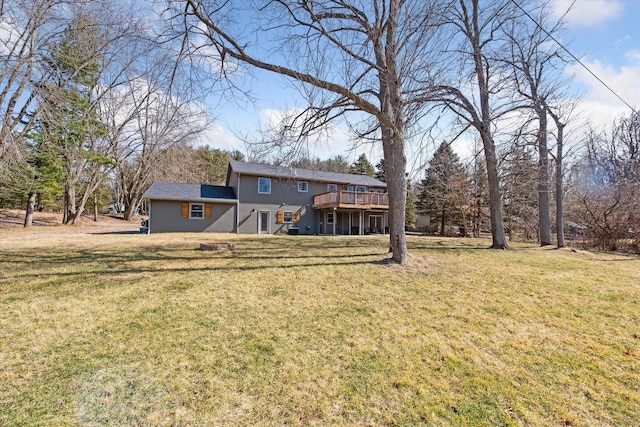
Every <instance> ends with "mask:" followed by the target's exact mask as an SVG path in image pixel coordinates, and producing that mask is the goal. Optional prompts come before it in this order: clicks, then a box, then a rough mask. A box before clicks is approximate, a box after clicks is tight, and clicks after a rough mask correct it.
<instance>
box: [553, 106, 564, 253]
mask: <svg viewBox="0 0 640 427" xmlns="http://www.w3.org/2000/svg"><path fill="white" fill-rule="evenodd" d="M551 117H553V119H554V121H555V123H556V126H557V128H558V136H557V147H556V236H557V240H558V247H559V248H564V247H565V241H564V207H563V197H564V196H563V193H562V174H563V170H562V160H563V156H564V153H563V150H564V147H563V146H562V145H563V138H564V126H565V125H564V124H563V123H560V121H559V120H557V119H556V117H554V116H553V115H552V116H551Z"/></svg>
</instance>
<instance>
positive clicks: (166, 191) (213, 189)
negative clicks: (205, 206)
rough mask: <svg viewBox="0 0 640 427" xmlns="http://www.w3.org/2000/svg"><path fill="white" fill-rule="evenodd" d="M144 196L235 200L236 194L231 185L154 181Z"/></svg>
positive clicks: (219, 200)
mask: <svg viewBox="0 0 640 427" xmlns="http://www.w3.org/2000/svg"><path fill="white" fill-rule="evenodd" d="M144 197H145V198H146V199H155V200H181V201H189V202H211V201H218V202H227V203H234V202H237V199H236V194H235V192H234V191H233V188H231V187H223V186H220V185H204V184H184V183H176V182H161V181H154V182H153V184H151V186H150V187H149V189H148V190H147V191H146V192H145V193H144Z"/></svg>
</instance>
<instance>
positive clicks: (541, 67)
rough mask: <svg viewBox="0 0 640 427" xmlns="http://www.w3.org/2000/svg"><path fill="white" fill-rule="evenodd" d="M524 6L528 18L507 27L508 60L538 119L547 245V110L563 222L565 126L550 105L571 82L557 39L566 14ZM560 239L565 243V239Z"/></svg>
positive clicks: (541, 214)
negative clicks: (551, 123) (552, 126)
mask: <svg viewBox="0 0 640 427" xmlns="http://www.w3.org/2000/svg"><path fill="white" fill-rule="evenodd" d="M521 10H522V12H523V13H524V14H525V15H526V17H528V18H529V19H521V20H514V21H512V26H511V29H510V30H509V31H507V37H508V38H509V40H510V48H511V55H510V58H509V59H507V61H508V62H509V63H510V65H511V66H512V67H513V74H514V78H515V79H514V81H515V87H516V89H517V91H518V93H519V94H520V95H521V96H522V97H523V98H524V99H525V100H526V103H527V104H528V105H529V106H530V108H531V109H532V110H533V112H534V114H535V117H536V119H537V123H538V127H537V129H536V131H535V135H536V147H537V152H538V183H537V186H538V227H539V237H540V245H541V246H547V245H551V244H552V243H553V241H552V237H551V217H550V193H551V182H550V165H549V144H548V136H549V133H550V132H549V129H548V119H547V115H548V114H551V115H552V118H553V120H554V122H555V124H556V129H557V130H558V135H559V137H560V139H559V142H558V145H557V149H559V150H560V151H558V152H557V153H556V169H557V172H560V173H559V174H556V200H560V209H556V215H557V217H556V227H557V223H558V222H560V223H562V173H561V172H562V158H563V153H562V149H563V146H562V143H563V140H562V138H563V135H564V132H563V131H564V126H561V125H560V123H559V120H560V117H559V116H558V114H557V113H553V111H551V109H552V108H554V107H555V105H559V104H560V103H561V102H562V101H561V99H562V97H563V96H564V94H565V92H566V90H565V88H566V87H567V83H568V82H567V79H566V78H564V77H563V76H562V70H563V66H564V64H565V63H566V60H565V58H563V55H562V51H561V49H560V46H558V45H557V44H556V42H555V39H556V37H557V36H558V33H559V32H560V31H561V29H562V25H563V19H564V16H562V17H560V19H558V20H553V18H551V16H552V12H551V9H550V6H549V5H548V3H546V2H544V3H542V4H541V5H538V6H537V7H536V8H534V9H533V10H529V11H527V10H525V9H521ZM558 180H560V181H559V182H558ZM558 185H559V186H560V187H559V188H560V190H558ZM558 195H559V196H560V197H558ZM558 214H559V216H558ZM561 231H562V226H561V227H560V232H561ZM561 240H562V239H561ZM560 243H562V245H564V243H563V242H559V244H560Z"/></svg>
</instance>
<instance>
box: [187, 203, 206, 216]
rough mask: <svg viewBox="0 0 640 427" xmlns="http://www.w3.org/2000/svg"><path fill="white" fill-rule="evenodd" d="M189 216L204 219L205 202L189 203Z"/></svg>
mask: <svg viewBox="0 0 640 427" xmlns="http://www.w3.org/2000/svg"><path fill="white" fill-rule="evenodd" d="M189 218H191V219H203V218H204V203H191V204H189Z"/></svg>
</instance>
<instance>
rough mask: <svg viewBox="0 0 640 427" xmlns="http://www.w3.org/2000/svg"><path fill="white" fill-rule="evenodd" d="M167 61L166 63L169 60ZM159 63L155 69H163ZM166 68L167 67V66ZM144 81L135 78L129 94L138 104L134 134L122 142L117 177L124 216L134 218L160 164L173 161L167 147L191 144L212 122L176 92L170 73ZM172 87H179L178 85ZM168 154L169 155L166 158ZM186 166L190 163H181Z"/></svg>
mask: <svg viewBox="0 0 640 427" xmlns="http://www.w3.org/2000/svg"><path fill="white" fill-rule="evenodd" d="M168 63H169V62H168V61H164V64H168ZM162 68H163V66H162V64H156V67H155V68H154V70H155V71H154V73H155V72H157V71H158V70H162ZM165 71H167V70H166V69H165ZM149 77H150V78H149V79H145V80H143V81H136V82H131V83H132V85H131V88H130V92H129V96H130V97H131V102H132V104H133V106H134V110H135V114H134V115H133V117H134V122H133V123H131V124H130V126H131V127H132V129H131V131H132V135H131V138H130V139H129V140H128V141H127V143H126V144H125V145H124V146H123V145H122V144H121V146H120V150H121V156H122V158H121V160H120V161H119V164H118V167H117V174H118V177H117V180H118V184H119V187H120V191H121V194H122V197H123V203H124V219H125V220H127V221H129V220H131V219H132V217H133V215H134V214H135V212H136V210H137V209H138V207H139V205H140V203H141V201H142V196H143V194H144V192H145V191H146V190H147V189H148V188H149V186H150V185H151V182H152V181H153V180H154V179H157V178H158V177H159V170H160V169H159V168H158V165H159V164H160V163H162V162H163V161H167V160H168V161H173V160H174V159H171V158H170V156H167V150H168V149H170V148H171V147H173V146H174V145H176V144H187V143H189V142H191V141H192V140H193V139H194V138H196V137H197V136H198V135H200V134H201V133H202V132H203V131H204V130H206V128H207V127H208V125H209V122H208V120H207V117H206V114H205V112H204V111H203V110H202V109H200V108H199V107H198V106H197V105H196V104H194V103H191V102H190V101H189V100H188V99H185V97H184V95H186V92H182V93H181V94H180V95H183V96H172V95H171V94H170V93H169V92H165V90H166V91H168V90H169V87H168V86H166V85H165V84H166V83H170V82H168V81H164V83H165V84H163V79H164V78H165V77H167V75H166V74H163V73H162V72H160V73H159V74H156V75H154V76H153V78H151V77H152V76H151V75H149ZM172 88H173V89H174V90H175V89H176V86H175V85H173V86H172ZM165 157H166V158H165ZM181 165H182V167H189V165H188V164H185V163H181Z"/></svg>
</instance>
